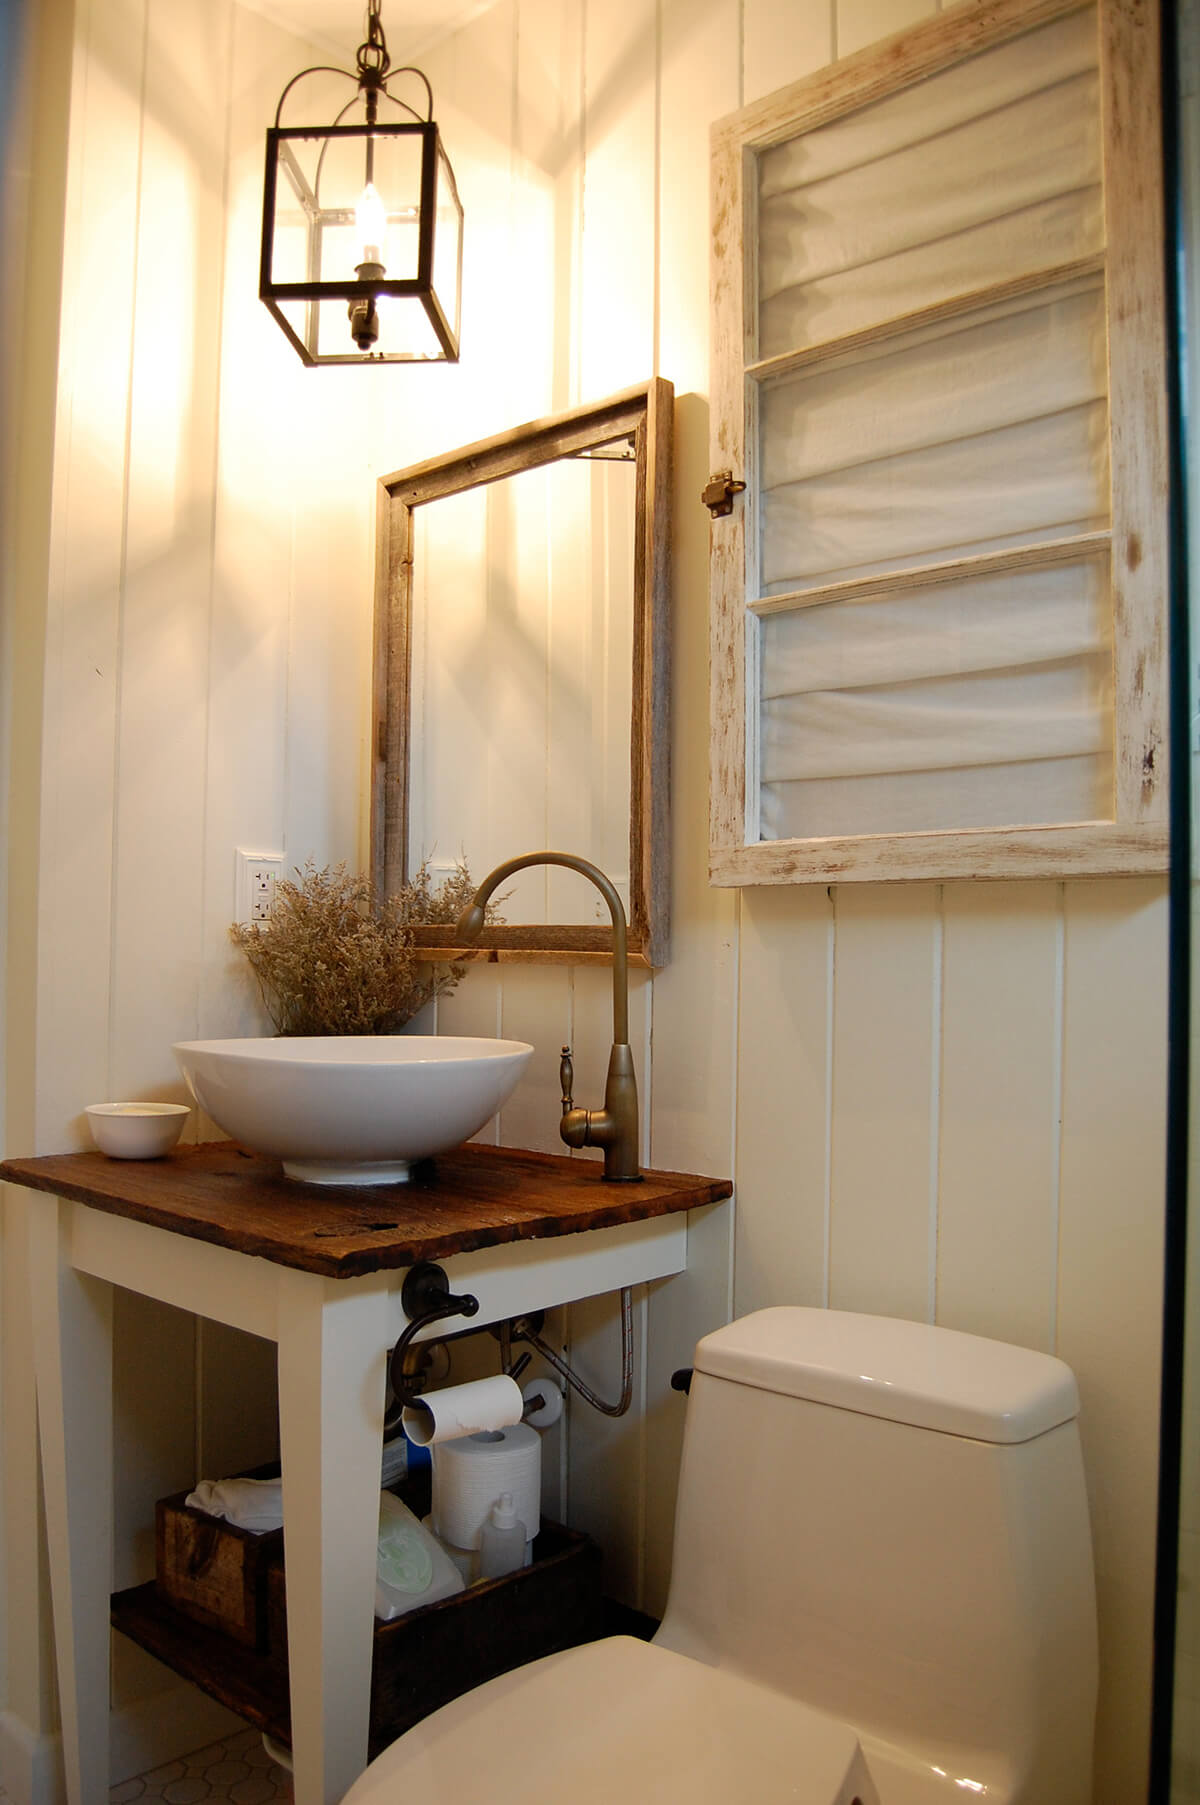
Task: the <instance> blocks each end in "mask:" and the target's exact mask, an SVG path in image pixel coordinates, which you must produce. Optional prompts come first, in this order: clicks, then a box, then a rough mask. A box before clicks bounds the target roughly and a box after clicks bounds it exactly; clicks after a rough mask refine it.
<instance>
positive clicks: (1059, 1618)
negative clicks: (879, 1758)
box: [657, 1308, 1096, 1805]
mask: <svg viewBox="0 0 1200 1805" xmlns="http://www.w3.org/2000/svg"><path fill="white" fill-rule="evenodd" d="M1078 1407H1079V1403H1078V1393H1077V1390H1076V1385H1075V1379H1074V1376H1073V1374H1072V1373H1071V1371H1070V1369H1069V1368H1068V1367H1066V1366H1064V1365H1063V1364H1062V1362H1061V1361H1059V1360H1055V1359H1052V1358H1051V1357H1050V1356H1048V1355H1044V1354H1039V1353H1036V1352H1033V1351H1032V1350H1030V1349H1026V1348H1016V1347H1009V1346H1007V1345H1006V1344H1004V1343H1002V1342H996V1341H986V1340H982V1339H980V1338H978V1337H976V1336H971V1335H965V1334H960V1333H958V1332H957V1331H954V1330H950V1329H941V1328H932V1327H929V1326H928V1325H926V1324H922V1323H912V1322H904V1321H900V1320H897V1319H892V1318H880V1317H870V1316H859V1315H853V1314H850V1313H848V1312H842V1311H828V1310H813V1309H802V1308H778V1309H770V1310H762V1311H759V1312H757V1313H756V1314H755V1315H752V1316H748V1317H744V1318H742V1319H741V1320H740V1321H738V1322H735V1323H731V1324H730V1325H729V1327H728V1328H725V1329H720V1330H718V1331H717V1332H716V1333H715V1334H713V1335H709V1336H707V1337H706V1338H705V1339H704V1340H703V1341H701V1342H700V1344H699V1345H698V1347H697V1349H696V1355H695V1371H694V1377H693V1380H692V1388H691V1394H690V1397H689V1400H688V1415H687V1429H686V1434H685V1439H684V1450H683V1466H682V1471H681V1476H680V1490H679V1501H678V1507H677V1515H676V1530H675V1550H674V1560H673V1566H672V1576H671V1587H670V1596H669V1599H668V1603H667V1610H666V1615H665V1617H664V1620H663V1625H662V1628H661V1629H660V1631H659V1635H658V1638H657V1640H659V1641H660V1642H662V1643H664V1644H665V1645H666V1646H668V1647H670V1648H674V1649H676V1650H678V1651H679V1652H681V1653H684V1654H688V1655H691V1656H693V1657H694V1658H696V1659H699V1660H702V1661H707V1662H710V1663H713V1664H716V1665H720V1666H728V1667H731V1668H734V1669H736V1670H739V1671H741V1672H743V1673H745V1674H747V1675H750V1676H752V1677H754V1678H756V1679H758V1680H759V1681H761V1682H762V1683H763V1684H766V1685H770V1686H772V1687H774V1688H776V1689H779V1690H783V1691H785V1692H788V1693H790V1694H791V1695H792V1696H794V1697H797V1698H799V1699H802V1700H803V1701H804V1702H805V1703H807V1704H810V1705H814V1706H816V1707H817V1708H819V1709H822V1710H825V1711H828V1712H829V1713H831V1714H832V1715H834V1716H837V1717H841V1718H844V1719H846V1720H848V1721H849V1722H851V1723H853V1724H855V1725H856V1726H857V1727H858V1728H859V1729H860V1731H862V1732H863V1733H864V1734H865V1735H867V1736H869V1737H871V1738H873V1739H876V1740H878V1741H880V1742H882V1743H886V1744H890V1745H894V1746H896V1747H898V1748H900V1749H902V1750H905V1751H911V1752H912V1753H913V1755H914V1757H915V1758H917V1759H919V1760H920V1761H921V1762H922V1763H924V1762H926V1761H928V1762H932V1763H933V1764H934V1765H935V1766H939V1765H940V1766H945V1764H946V1761H951V1762H953V1763H954V1768H955V1771H957V1772H959V1773H962V1774H969V1773H971V1772H972V1771H975V1772H977V1773H979V1774H983V1773H985V1772H986V1773H987V1774H988V1775H990V1776H992V1778H993V1780H995V1778H996V1777H997V1776H1000V1777H1002V1779H1003V1785H1002V1786H1001V1790H1002V1791H1006V1790H1007V1789H1008V1787H1009V1786H1010V1785H1011V1788H1012V1791H1011V1793H1010V1795H1009V1796H1012V1797H1025V1796H1029V1797H1038V1796H1042V1797H1045V1798H1049V1797H1054V1798H1055V1800H1056V1801H1060V1800H1061V1801H1062V1802H1063V1805H1066V1802H1067V1801H1074V1800H1076V1799H1080V1800H1083V1799H1085V1798H1087V1797H1089V1796H1090V1793H1089V1791H1088V1775H1089V1774H1090V1751H1091V1738H1092V1720H1093V1715H1094V1709H1095V1688H1096V1628H1095V1605H1094V1589H1093V1578H1092V1560H1091V1541H1090V1535H1089V1528H1088V1514H1087V1501H1086V1496H1085V1491H1084V1478H1083V1465H1082V1458H1081V1452H1080V1445H1079V1436H1078V1425H1077V1422H1076V1416H1077V1412H1078ZM939 1757H944V1758H945V1759H944V1760H941V1761H939ZM972 1762H973V1763H974V1769H972V1767H971V1763H972ZM1081 1775H1082V1778H1080V1777H1079V1776H1081ZM1026 1787H1032V1788H1034V1790H1032V1791H1029V1792H1028V1793H1027V1792H1026ZM1050 1788H1053V1790H1049V1789H1050Z"/></svg>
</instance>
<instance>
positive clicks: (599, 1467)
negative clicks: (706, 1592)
mask: <svg viewBox="0 0 1200 1805" xmlns="http://www.w3.org/2000/svg"><path fill="white" fill-rule="evenodd" d="M632 1308H633V1319H634V1345H633V1360H634V1390H633V1402H632V1404H631V1405H630V1408H629V1410H628V1412H627V1413H626V1415H624V1416H621V1417H607V1416H603V1415H601V1414H600V1413H599V1412H598V1411H596V1410H594V1409H593V1408H592V1406H591V1405H590V1404H588V1403H587V1402H585V1400H584V1399H583V1398H581V1397H580V1396H579V1395H578V1394H577V1393H576V1392H574V1391H572V1392H571V1394H570V1396H569V1398H568V1400H567V1435H568V1454H569V1468H568V1480H567V1497H568V1501H569V1510H570V1521H571V1524H572V1526H573V1527H575V1528H579V1529H582V1530H585V1531H586V1533H587V1534H588V1535H591V1536H594V1537H595V1539H596V1541H597V1542H598V1543H599V1544H600V1547H601V1548H602V1549H603V1550H604V1589H605V1591H606V1592H607V1593H608V1594H609V1595H610V1596H611V1597H614V1598H617V1599H620V1601H621V1602H622V1603H624V1604H629V1605H632V1606H633V1607H634V1609H635V1610H640V1609H642V1608H643V1599H644V1591H645V1588H644V1581H643V1571H644V1564H645V1539H644V1531H643V1522H642V1517H643V1511H644V1501H645V1496H646V1470H645V1468H646V1460H645V1456H646V1421H645V1418H646V1394H645V1370H646V1366H645V1347H646V1295H645V1286H643V1285H636V1286H634V1287H633V1295H632ZM568 1315H569V1328H568V1342H569V1359H570V1362H571V1365H572V1367H573V1368H574V1370H575V1371H576V1372H577V1373H578V1374H579V1376H580V1378H581V1379H583V1380H584V1382H585V1383H586V1384H587V1385H590V1386H591V1388H592V1390H593V1391H594V1392H595V1393H596V1395H597V1397H599V1398H601V1399H602V1400H603V1401H604V1402H605V1403H615V1402H616V1400H617V1398H618V1396H619V1394H620V1389H621V1325H620V1307H619V1300H618V1298H617V1297H615V1296H614V1297H589V1298H584V1299H583V1300H582V1302H580V1303H577V1304H572V1306H571V1308H570V1311H569V1313H568Z"/></svg>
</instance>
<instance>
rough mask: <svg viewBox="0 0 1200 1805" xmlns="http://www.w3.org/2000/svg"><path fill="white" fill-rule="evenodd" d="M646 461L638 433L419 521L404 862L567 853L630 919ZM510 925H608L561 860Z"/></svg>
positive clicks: (522, 901) (516, 909)
mask: <svg viewBox="0 0 1200 1805" xmlns="http://www.w3.org/2000/svg"><path fill="white" fill-rule="evenodd" d="M636 469H637V465H636V459H635V452H634V444H633V439H632V437H628V438H624V439H621V440H618V441H616V442H615V443H614V444H613V445H612V446H611V447H606V448H605V453H604V455H603V456H601V455H600V454H599V453H580V454H578V455H577V456H576V457H573V458H563V459H560V460H558V461H556V462H555V463H551V464H543V465H540V466H539V467H538V468H536V469H533V470H525V471H522V472H520V473H519V474H517V475H514V476H509V477H504V478H502V479H501V480H500V481H498V482H495V483H492V484H490V485H488V486H487V487H486V488H482V489H467V490H465V491H464V492H463V493H462V494H460V495H451V496H446V497H444V498H443V499H442V500H440V501H437V502H436V503H431V504H430V505H428V506H426V507H423V508H421V509H419V510H418V513H417V518H416V522H415V528H416V534H415V557H414V561H413V607H412V679H411V692H410V720H411V727H412V738H411V747H410V753H409V808H408V867H409V870H410V871H412V870H415V869H416V868H417V866H419V865H420V864H421V862H422V860H428V861H429V865H430V869H431V871H432V872H433V873H434V875H435V876H441V875H443V874H444V873H445V872H447V871H450V870H452V869H453V867H454V864H455V862H456V861H457V860H458V859H463V860H465V862H466V864H467V866H468V868H469V869H470V871H471V873H472V875H473V876H474V877H475V878H477V879H478V878H481V877H483V876H484V875H485V874H486V873H487V872H488V871H490V870H491V869H492V867H493V866H494V865H498V864H499V863H500V861H501V860H502V859H506V858H510V857H512V856H513V854H514V852H519V851H522V850H527V851H532V850H533V849H534V848H535V847H563V848H569V849H570V850H571V851H573V852H578V853H580V854H581V855H582V856H583V857H584V858H586V859H590V860H591V861H592V863H593V864H595V865H599V867H600V868H601V870H602V871H605V872H607V873H608V875H609V877H610V878H611V879H612V881H613V883H614V884H615V885H616V887H617V890H618V892H619V893H620V896H621V900H622V902H623V903H624V904H625V907H626V910H627V911H628V908H629V737H630V736H629V727H630V721H631V718H632V686H633V579H634V556H633V543H634V522H635V500H636ZM502 913H503V915H504V918H505V920H506V921H508V922H512V923H538V924H544V923H546V922H554V921H557V922H564V923H567V922H580V923H581V922H606V921H607V920H608V918H609V917H608V909H607V907H606V906H605V904H604V901H603V899H602V897H601V896H600V895H599V893H598V892H597V891H596V890H595V889H594V887H593V886H592V885H591V884H588V883H584V882H581V881H580V879H579V878H578V876H572V875H571V873H569V872H564V871H562V870H556V869H554V868H552V867H549V866H539V867H535V868H534V869H532V870H529V871H522V872H519V873H518V874H517V876H516V877H515V878H513V879H512V880H511V882H510V883H509V884H508V885H507V886H506V900H505V902H504V904H503V905H502Z"/></svg>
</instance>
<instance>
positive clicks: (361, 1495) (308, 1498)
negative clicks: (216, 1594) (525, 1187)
mask: <svg viewBox="0 0 1200 1805" xmlns="http://www.w3.org/2000/svg"><path fill="white" fill-rule="evenodd" d="M387 1295H388V1281H387V1278H386V1276H380V1277H372V1278H370V1279H358V1280H356V1279H350V1280H341V1281H339V1280H335V1279H321V1278H317V1277H315V1276H314V1275H312V1274H310V1273H302V1272H284V1273H281V1274H280V1279H279V1308H278V1319H277V1325H278V1326H277V1340H278V1344H279V1438H280V1455H281V1459H282V1464H283V1512H284V1531H283V1534H284V1555H285V1560H286V1563H287V1607H288V1667H289V1671H290V1676H291V1704H292V1756H293V1760H294V1762H295V1776H294V1779H295V1800H296V1805H336V1802H337V1801H338V1800H339V1799H340V1798H341V1797H342V1795H343V1794H344V1793H345V1792H346V1790H347V1788H348V1787H349V1786H351V1785H352V1783H353V1782H354V1781H355V1780H356V1779H357V1778H358V1776H359V1774H360V1773H361V1772H362V1770H363V1768H364V1767H365V1766H366V1761H367V1732H368V1727H369V1723H370V1709H371V1645H372V1628H373V1623H374V1600H375V1549H376V1542H377V1539H378V1534H379V1479H380V1461H381V1451H382V1439H383V1408H384V1392H385V1381H386V1369H387V1332H388V1321H389V1318H388V1312H387Z"/></svg>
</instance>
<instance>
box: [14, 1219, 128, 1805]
mask: <svg viewBox="0 0 1200 1805" xmlns="http://www.w3.org/2000/svg"><path fill="white" fill-rule="evenodd" d="M79 1207H80V1206H79V1205H76V1204H72V1203H68V1202H65V1201H60V1200H59V1199H58V1198H55V1197H47V1196H41V1197H39V1198H38V1199H37V1200H36V1202H35V1204H34V1206H33V1208H32V1209H31V1211H30V1279H31V1285H32V1290H33V1297H32V1302H33V1322H34V1332H33V1333H34V1364H35V1371H36V1376H37V1403H38V1426H39V1435H40V1440H41V1451H42V1478H43V1484H44V1487H45V1497H46V1528H47V1534H48V1538H49V1545H50V1595H51V1600H52V1603H53V1607H54V1640H55V1650H56V1654H57V1660H58V1684H59V1695H60V1710H61V1714H62V1735H63V1759H64V1765H65V1768H66V1780H67V1798H68V1800H69V1801H70V1805H106V1801H107V1799H108V1780H109V1775H108V1763H109V1753H108V1712H109V1625H108V1615H109V1596H110V1593H111V1591H112V1518H113V1505H112V1287H111V1286H110V1285H108V1284H106V1283H105V1282H104V1281H103V1280H101V1279H92V1278H86V1277H84V1276H83V1275H82V1274H81V1273H78V1272H75V1271H74V1270H73V1269H72V1267H71V1265H70V1231H71V1220H72V1212H73V1211H74V1210H76V1209H77V1208H79Z"/></svg>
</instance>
